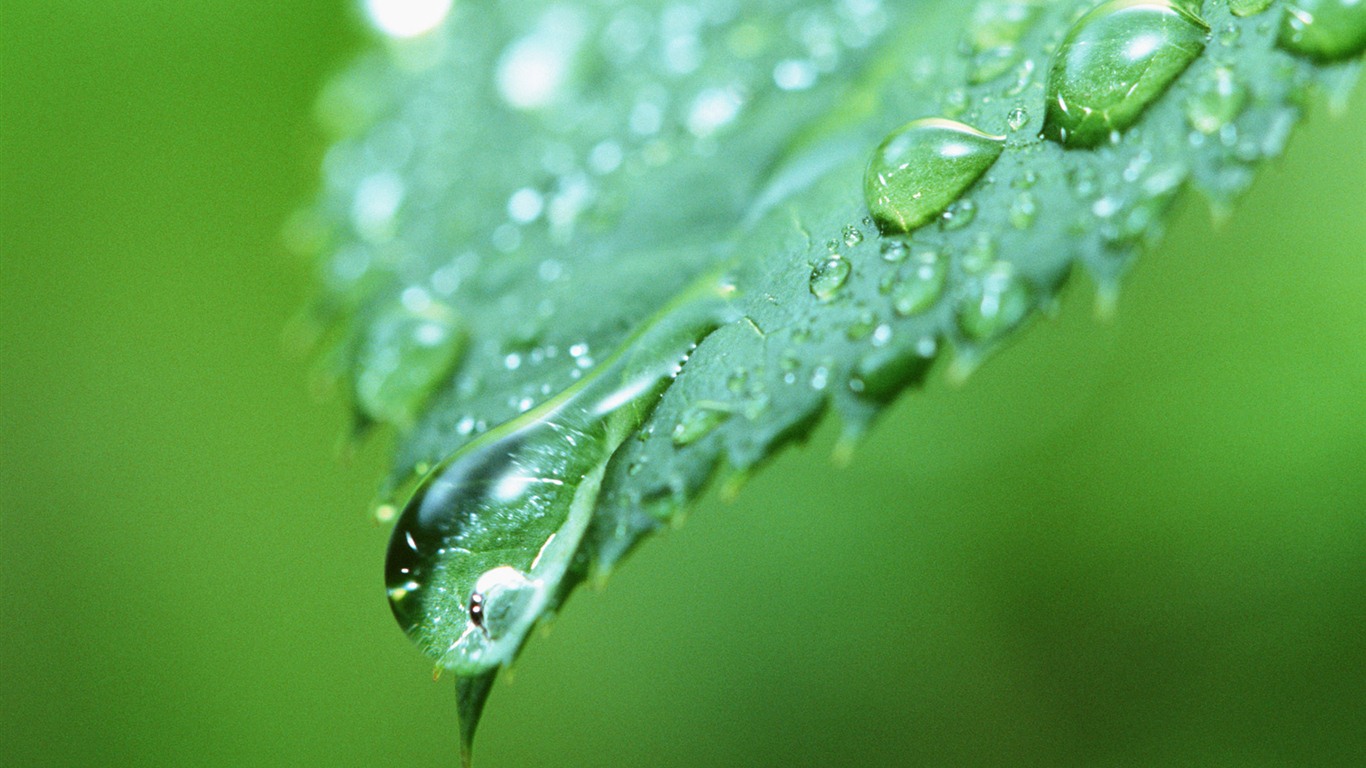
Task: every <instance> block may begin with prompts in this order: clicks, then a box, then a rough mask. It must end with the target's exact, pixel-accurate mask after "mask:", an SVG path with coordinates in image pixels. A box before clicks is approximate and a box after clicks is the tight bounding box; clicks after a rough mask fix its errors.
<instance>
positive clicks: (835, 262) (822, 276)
mask: <svg viewBox="0 0 1366 768" xmlns="http://www.w3.org/2000/svg"><path fill="white" fill-rule="evenodd" d="M852 271H853V267H852V266H851V265H850V264H849V260H848V259H846V258H844V257H843V256H840V255H839V254H837V253H836V254H832V255H831V256H830V258H828V259H826V260H824V261H822V262H821V263H820V264H817V265H816V267H815V269H812V270H811V283H810V287H811V295H812V296H815V297H816V298H817V299H820V300H821V301H830V300H831V299H833V298H835V295H836V294H838V293H839V290H840V288H843V287H844V284H845V283H846V282H848V281H849V274H850V272H852Z"/></svg>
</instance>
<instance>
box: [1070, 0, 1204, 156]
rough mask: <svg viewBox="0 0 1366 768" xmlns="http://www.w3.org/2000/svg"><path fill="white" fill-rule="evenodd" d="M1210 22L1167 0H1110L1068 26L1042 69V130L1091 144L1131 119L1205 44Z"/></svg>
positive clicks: (1108, 136) (1076, 143) (1072, 141)
mask: <svg viewBox="0 0 1366 768" xmlns="http://www.w3.org/2000/svg"><path fill="white" fill-rule="evenodd" d="M1208 33H1209V27H1208V26H1207V25H1206V24H1205V22H1204V21H1203V20H1201V19H1200V18H1199V17H1198V16H1196V15H1194V14H1193V13H1191V12H1189V11H1187V10H1186V9H1185V8H1183V7H1181V6H1179V5H1177V4H1175V3H1172V2H1169V0H1109V2H1106V3H1102V4H1101V5H1100V6H1098V7H1096V8H1095V9H1094V10H1092V11H1091V12H1090V13H1088V14H1086V15H1085V16H1083V17H1082V18H1081V19H1080V20H1079V21H1077V23H1076V24H1075V25H1073V27H1072V28H1071V29H1070V30H1069V31H1068V33H1067V37H1066V38H1064V39H1063V42H1062V45H1061V46H1060V47H1059V48H1058V51H1057V53H1056V54H1055V55H1054V57H1053V63H1052V65H1051V67H1050V68H1049V73H1048V100H1047V104H1048V109H1047V113H1046V114H1045V116H1044V129H1043V134H1044V136H1045V137H1047V138H1050V139H1052V140H1054V141H1057V142H1059V143H1061V144H1063V145H1065V146H1068V147H1083V148H1086V147H1095V146H1098V145H1100V144H1103V143H1106V142H1108V141H1111V140H1112V134H1116V133H1118V132H1120V131H1123V130H1124V129H1126V128H1128V127H1129V126H1131V125H1133V124H1134V122H1136V121H1137V120H1138V117H1139V115H1141V114H1142V113H1143V110H1144V109H1146V108H1147V106H1148V105H1149V104H1150V103H1152V102H1153V101H1154V100H1156V99H1157V98H1158V97H1159V96H1161V95H1162V94H1163V93H1164V92H1165V91H1166V89H1167V86H1169V85H1170V84H1171V83H1172V81H1173V80H1175V79H1176V77H1177V76H1178V75H1180V74H1181V73H1182V72H1183V71H1185V69H1186V67H1187V66H1189V65H1190V63H1191V62H1192V61H1194V60H1195V59H1196V58H1197V57H1199V56H1200V54H1201V52H1202V51H1204V49H1205V38H1206V36H1207V34H1208Z"/></svg>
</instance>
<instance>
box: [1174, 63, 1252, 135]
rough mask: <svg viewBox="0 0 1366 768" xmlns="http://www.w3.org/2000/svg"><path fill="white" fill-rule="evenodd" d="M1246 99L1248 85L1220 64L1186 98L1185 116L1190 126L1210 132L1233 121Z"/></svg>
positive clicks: (1216, 130) (1206, 132) (1215, 131)
mask: <svg viewBox="0 0 1366 768" xmlns="http://www.w3.org/2000/svg"><path fill="white" fill-rule="evenodd" d="M1246 103H1247V89H1246V88H1244V87H1243V86H1242V85H1240V84H1239V83H1238V81H1237V80H1234V79H1233V73H1232V72H1231V71H1229V70H1228V69H1225V68H1224V67H1219V68H1218V69H1215V70H1214V73H1213V75H1212V76H1211V77H1210V79H1209V80H1208V81H1207V82H1205V83H1202V84H1201V85H1200V87H1199V89H1198V90H1197V91H1196V92H1195V94H1194V95H1192V96H1191V97H1190V99H1189V100H1188V101H1187V102H1186V118H1187V119H1189V120H1190V124H1191V127H1192V128H1194V129H1195V130H1197V131H1199V132H1201V133H1203V134H1206V135H1209V134H1212V133H1217V132H1218V131H1219V129H1221V128H1223V127H1224V126H1225V125H1228V124H1229V123H1230V122H1232V121H1233V119H1234V118H1235V117H1237V116H1238V113H1239V112H1242V111H1243V105H1244V104H1246Z"/></svg>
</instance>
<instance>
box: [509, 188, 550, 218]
mask: <svg viewBox="0 0 1366 768" xmlns="http://www.w3.org/2000/svg"><path fill="white" fill-rule="evenodd" d="M544 207H545V200H544V199H543V198H542V197H541V193H540V192H537V191H536V190H534V189H532V188H530V187H522V188H521V189H519V190H517V191H516V192H513V193H512V197H510V198H508V217H509V218H511V219H512V220H513V221H515V222H517V223H518V224H529V223H531V222H533V221H535V220H536V217H538V216H540V215H541V210H542V209H543V208H544Z"/></svg>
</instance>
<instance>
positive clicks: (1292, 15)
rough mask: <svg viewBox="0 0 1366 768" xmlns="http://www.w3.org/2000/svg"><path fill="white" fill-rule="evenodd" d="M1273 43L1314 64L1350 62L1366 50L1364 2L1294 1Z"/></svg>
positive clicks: (1365, 4) (1346, 0)
mask: <svg viewBox="0 0 1366 768" xmlns="http://www.w3.org/2000/svg"><path fill="white" fill-rule="evenodd" d="M1276 42H1277V44H1279V45H1280V46H1281V47H1282V48H1284V49H1285V50H1287V51H1290V52H1291V53H1295V54H1299V55H1300V56H1304V57H1307V58H1311V59H1314V60H1316V61H1339V60H1341V59H1347V58H1351V57H1352V56H1355V55H1357V54H1359V53H1361V52H1362V50H1366V0H1295V2H1292V3H1289V4H1287V6H1286V9H1285V16H1284V17H1283V18H1282V19H1281V30H1280V36H1279V37H1278V38H1277V40H1276Z"/></svg>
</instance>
